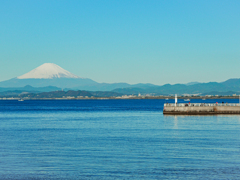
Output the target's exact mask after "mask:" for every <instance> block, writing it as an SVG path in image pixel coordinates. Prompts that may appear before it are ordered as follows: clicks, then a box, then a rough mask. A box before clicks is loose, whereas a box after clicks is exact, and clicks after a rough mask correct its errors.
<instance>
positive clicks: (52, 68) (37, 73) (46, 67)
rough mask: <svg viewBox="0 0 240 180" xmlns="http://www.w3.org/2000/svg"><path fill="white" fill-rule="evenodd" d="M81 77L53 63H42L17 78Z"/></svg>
mask: <svg viewBox="0 0 240 180" xmlns="http://www.w3.org/2000/svg"><path fill="white" fill-rule="evenodd" d="M53 78H81V77H79V76H77V75H75V74H72V73H70V72H69V71H67V70H65V69H63V68H61V67H60V66H58V65H56V64H53V63H44V64H43V65H41V66H39V67H37V68H36V69H33V70H32V71H30V72H28V73H26V74H24V75H22V76H19V77H17V79H53Z"/></svg>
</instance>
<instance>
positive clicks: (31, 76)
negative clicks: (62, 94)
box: [0, 63, 99, 88]
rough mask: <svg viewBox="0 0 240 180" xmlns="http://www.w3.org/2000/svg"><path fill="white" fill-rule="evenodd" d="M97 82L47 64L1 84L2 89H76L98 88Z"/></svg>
mask: <svg viewBox="0 0 240 180" xmlns="http://www.w3.org/2000/svg"><path fill="white" fill-rule="evenodd" d="M97 84H99V83H97V82H95V81H93V80H91V79H88V78H82V77H79V76H77V75H75V74H72V73H70V72H69V71H67V70H65V69H63V68H61V67H60V66H58V65H56V64H53V63H45V64H43V65H41V66H39V67H37V68H36V69H33V70H32V71H30V72H28V73H26V74H23V75H21V76H18V77H16V78H13V79H10V80H6V81H2V82H0V87H24V86H27V85H30V86H34V87H45V86H56V87H59V88H74V87H85V86H90V87H91V86H96V85H97Z"/></svg>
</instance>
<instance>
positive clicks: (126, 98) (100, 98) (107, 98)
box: [0, 96, 239, 102]
mask: <svg viewBox="0 0 240 180" xmlns="http://www.w3.org/2000/svg"><path fill="white" fill-rule="evenodd" d="M174 98H175V96H148V97H82V98H73V97H71V98H17V97H15V98H12V97H11V98H7V97H2V98H0V100H19V99H23V100H118V99H119V100H128V99H136V100H139V99H141V100H144V99H168V100H170V99H174ZM186 98H188V99H190V100H191V99H204V100H207V99H239V96H212V97H205V96H193V97H184V96H179V97H178V99H186ZM166 101H167V100H166ZM186 102H187V101H186Z"/></svg>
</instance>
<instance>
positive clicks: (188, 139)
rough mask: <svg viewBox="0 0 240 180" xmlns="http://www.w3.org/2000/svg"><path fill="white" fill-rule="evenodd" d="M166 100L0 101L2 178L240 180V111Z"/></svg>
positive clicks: (0, 162) (0, 163) (0, 164)
mask: <svg viewBox="0 0 240 180" xmlns="http://www.w3.org/2000/svg"><path fill="white" fill-rule="evenodd" d="M180 101H182V100H180ZM216 101H218V102H222V101H225V102H229V103H231V102H234V103H237V102H238V100H230V99H228V100H206V101H202V100H193V101H192V102H216ZM164 102H166V100H59V101H58V100H55V101H47V100H42V101H35V100H29V101H23V102H19V101H0V179H240V115H239V116H238V115H218V116H164V115H163V114H162V110H163V103H164ZM169 102H173V100H169Z"/></svg>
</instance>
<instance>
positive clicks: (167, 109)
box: [163, 103, 240, 115]
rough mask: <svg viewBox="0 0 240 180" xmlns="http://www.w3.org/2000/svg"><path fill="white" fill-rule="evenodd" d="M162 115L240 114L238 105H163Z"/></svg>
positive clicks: (239, 105)
mask: <svg viewBox="0 0 240 180" xmlns="http://www.w3.org/2000/svg"><path fill="white" fill-rule="evenodd" d="M163 114H166V115H167V114H169V115H215V114H240V104H234V103H225V104H217V103H212V104H205V103H190V104H185V103H181V104H177V103H175V104H174V103H172V104H168V103H167V104H164V109H163Z"/></svg>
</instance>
